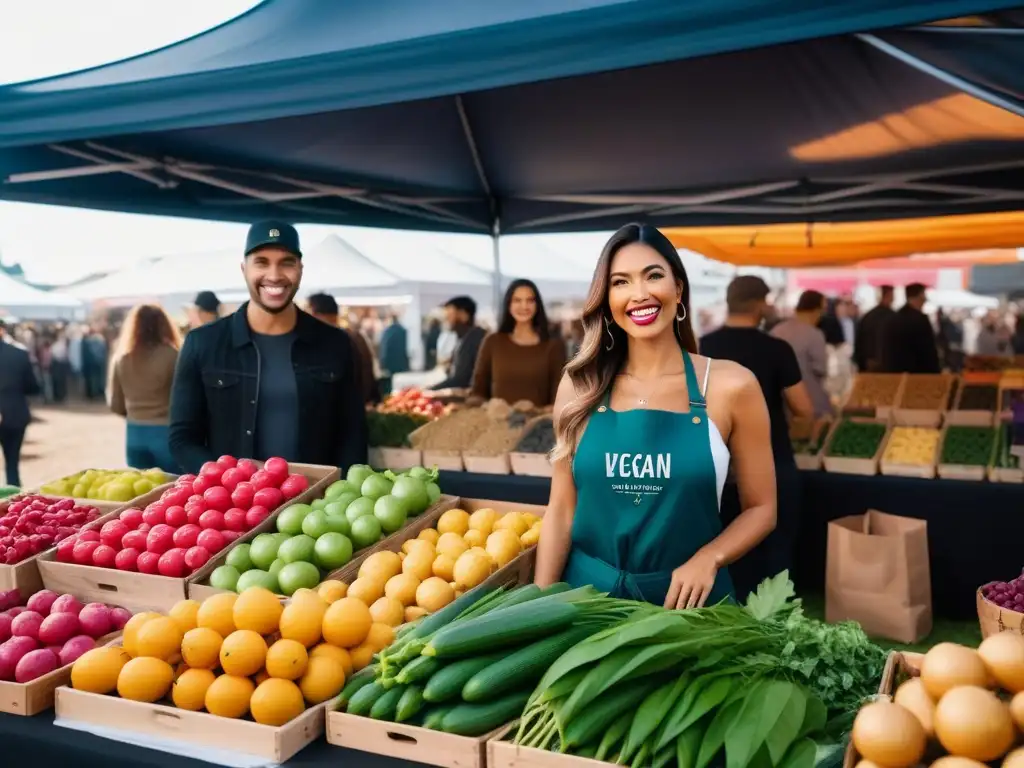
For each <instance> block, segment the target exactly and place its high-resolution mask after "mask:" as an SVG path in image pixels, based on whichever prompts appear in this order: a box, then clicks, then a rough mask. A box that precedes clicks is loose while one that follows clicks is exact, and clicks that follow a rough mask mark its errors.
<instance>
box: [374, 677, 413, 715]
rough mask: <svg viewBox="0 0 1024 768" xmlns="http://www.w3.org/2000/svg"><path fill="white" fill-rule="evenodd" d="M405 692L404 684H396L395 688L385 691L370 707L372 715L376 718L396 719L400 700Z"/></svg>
mask: <svg viewBox="0 0 1024 768" xmlns="http://www.w3.org/2000/svg"><path fill="white" fill-rule="evenodd" d="M404 693H405V686H404V685H396V686H395V687H394V688H392V689H390V690H388V691H385V693H384V695H383V696H381V697H379V698H378V699H377V700H376V701H375V702H373V706H372V707H371V708H370V717H372V718H373V719H374V720H394V719H395V713H396V712H397V710H398V702H399V700H400V699H401V698H402V694H404Z"/></svg>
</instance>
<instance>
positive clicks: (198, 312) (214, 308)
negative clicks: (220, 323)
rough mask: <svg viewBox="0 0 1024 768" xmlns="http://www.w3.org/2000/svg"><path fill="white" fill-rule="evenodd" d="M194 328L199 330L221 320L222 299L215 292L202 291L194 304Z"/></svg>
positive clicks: (197, 295)
mask: <svg viewBox="0 0 1024 768" xmlns="http://www.w3.org/2000/svg"><path fill="white" fill-rule="evenodd" d="M193 308H194V309H193V311H194V315H193V318H192V327H193V328H199V327H201V326H204V325H206V324H207V323H212V322H213V321H214V320H219V319H220V299H218V298H217V294H215V293H214V292H213V291H200V292H199V293H197V294H196V300H195V302H194V303H193Z"/></svg>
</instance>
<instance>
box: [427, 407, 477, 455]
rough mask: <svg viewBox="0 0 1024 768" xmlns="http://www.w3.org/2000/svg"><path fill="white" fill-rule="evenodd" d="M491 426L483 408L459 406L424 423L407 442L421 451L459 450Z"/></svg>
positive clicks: (471, 442) (470, 443)
mask: <svg viewBox="0 0 1024 768" xmlns="http://www.w3.org/2000/svg"><path fill="white" fill-rule="evenodd" d="M493 427H494V419H492V418H491V417H490V415H489V414H488V413H487V411H486V410H484V409H483V408H461V409H459V410H455V411H452V412H451V413H450V414H448V415H447V416H445V417H443V418H440V419H438V420H437V421H432V422H430V423H429V424H424V425H423V426H422V427H420V428H419V429H418V430H416V432H415V433H413V434H412V435H410V436H409V442H410V443H412V447H413V448H419V449H420V450H423V451H461V450H464V449H465V448H466V447H467V446H469V445H472V444H473V441H474V440H476V439H477V437H479V436H480V435H482V434H483V433H484V432H486V431H487V430H488V429H492V428H493Z"/></svg>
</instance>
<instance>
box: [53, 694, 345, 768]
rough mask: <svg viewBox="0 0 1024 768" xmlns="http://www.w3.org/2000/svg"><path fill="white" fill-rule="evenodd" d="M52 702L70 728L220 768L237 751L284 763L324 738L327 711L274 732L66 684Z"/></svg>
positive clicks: (311, 710) (247, 722)
mask: <svg viewBox="0 0 1024 768" xmlns="http://www.w3.org/2000/svg"><path fill="white" fill-rule="evenodd" d="M55 703H56V718H55V722H56V723H58V724H62V723H63V724H68V725H72V726H73V727H75V728H78V729H79V730H83V731H86V732H91V733H94V734H95V735H97V736H102V737H106V736H107V734H108V733H109V732H111V731H113V732H116V733H117V734H118V737H119V738H120V739H123V740H124V741H127V742H128V743H138V744H140V745H141V746H145V747H147V748H149V749H157V750H159V751H161V752H167V753H170V754H174V755H179V756H182V757H193V758H199V759H203V760H209V761H211V762H214V763H222V764H232V762H234V761H237V757H236V755H235V754H234V753H238V752H244V753H245V754H248V755H255V756H257V757H261V758H264V759H265V760H266V761H267V763H268V764H278V763H283V762H285V761H286V760H289V759H290V758H292V757H293V756H294V755H296V754H297V753H298V752H299V751H300V750H302V749H304V748H305V747H306V746H308V745H309V744H312V743H313V742H314V741H316V740H317V739H318V738H320V736H321V734H323V732H324V710H325V709H326V708H327V704H326V703H325V704H318V705H317V706H315V707H310V708H309V709H307V710H306V711H305V712H303V713H302V714H301V715H299V716H298V717H296V718H295V719H294V720H291V721H290V722H288V723H285V724H284V725H282V726H280V727H276V728H275V727H273V726H269V725H260V724H259V723H255V722H253V721H251V720H232V719H230V718H225V717H217V716H216V715H211V714H209V713H207V712H189V711H187V710H184V709H178V708H177V707H172V706H168V705H166V704H146V703H143V702H139V701H128V700H127V699H122V698H119V697H117V696H103V695H100V694H96V693H86V692H85V691H76V690H75V689H74V688H70V687H67V686H64V687H61V688H58V689H57V695H56V702H55ZM133 735H134V736H135V739H134V741H133ZM197 748H198V749H197ZM218 752H222V754H223V759H218V754H217V753H218Z"/></svg>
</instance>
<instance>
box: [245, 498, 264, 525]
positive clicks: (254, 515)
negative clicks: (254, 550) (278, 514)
mask: <svg viewBox="0 0 1024 768" xmlns="http://www.w3.org/2000/svg"><path fill="white" fill-rule="evenodd" d="M268 517H270V510H269V509H267V508H266V507H261V506H259V505H258V504H257V505H256V506H254V507H249V511H248V512H246V513H245V527H246V528H247V529H248V530H250V531H251V530H252V529H253V528H255V527H256V526H257V525H259V524H260V523H262V522H263V521H264V520H266V519H267V518H268Z"/></svg>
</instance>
